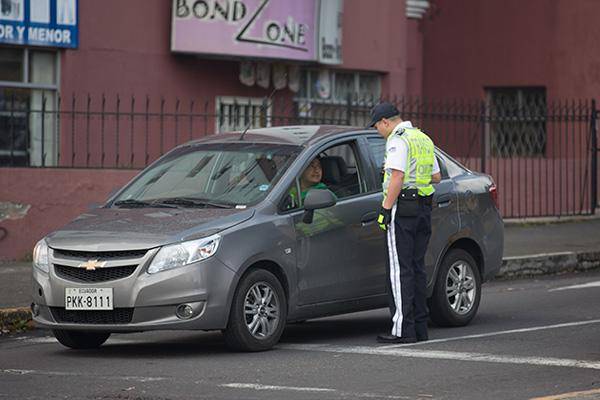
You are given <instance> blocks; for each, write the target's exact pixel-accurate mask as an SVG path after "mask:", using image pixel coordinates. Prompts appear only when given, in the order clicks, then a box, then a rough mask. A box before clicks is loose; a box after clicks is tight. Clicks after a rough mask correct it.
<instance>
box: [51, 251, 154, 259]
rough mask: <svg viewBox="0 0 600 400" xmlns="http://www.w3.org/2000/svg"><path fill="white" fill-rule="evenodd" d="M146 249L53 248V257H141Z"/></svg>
mask: <svg viewBox="0 0 600 400" xmlns="http://www.w3.org/2000/svg"><path fill="white" fill-rule="evenodd" d="M147 252H148V250H124V251H73V250H61V249H54V257H56V258H66V259H76V260H86V261H87V260H101V261H107V260H127V259H137V258H142V257H144V256H145V255H146V253H147Z"/></svg>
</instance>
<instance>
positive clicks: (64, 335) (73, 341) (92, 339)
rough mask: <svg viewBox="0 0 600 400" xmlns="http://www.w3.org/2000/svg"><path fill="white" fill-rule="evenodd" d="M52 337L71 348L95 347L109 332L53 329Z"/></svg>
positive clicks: (106, 337) (104, 340) (102, 342)
mask: <svg viewBox="0 0 600 400" xmlns="http://www.w3.org/2000/svg"><path fill="white" fill-rule="evenodd" d="M52 333H53V334H54V337H56V339H57V340H58V341H59V342H60V344H62V345H63V346H66V347H70V348H72V349H96V348H98V347H100V346H102V344H104V342H106V340H107V339H108V337H109V336H110V332H90V331H69V330H63V329H54V330H53V331H52Z"/></svg>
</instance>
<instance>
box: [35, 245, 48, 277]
mask: <svg viewBox="0 0 600 400" xmlns="http://www.w3.org/2000/svg"><path fill="white" fill-rule="evenodd" d="M49 252H50V251H49V249H48V245H47V244H46V241H45V240H44V239H42V240H40V241H39V242H37V244H36V245H35V247H34V248H33V265H34V266H36V267H37V268H39V269H41V270H42V271H44V272H46V273H48V270H49V268H50V261H49V260H48V253H49Z"/></svg>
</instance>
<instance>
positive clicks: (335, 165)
mask: <svg viewBox="0 0 600 400" xmlns="http://www.w3.org/2000/svg"><path fill="white" fill-rule="evenodd" d="M319 158H320V162H321V166H322V169H323V179H322V182H323V183H324V184H325V185H326V186H327V188H328V189H329V190H331V191H332V192H333V193H334V194H335V195H336V196H337V198H338V199H343V198H345V197H349V196H354V195H357V194H360V193H364V192H365V186H366V185H365V183H364V174H363V172H362V171H361V170H360V167H359V165H358V163H357V161H356V160H357V157H356V154H355V152H354V148H353V146H351V145H350V143H343V144H339V145H336V146H332V147H330V148H328V149H326V150H324V151H322V152H321V154H320V156H319Z"/></svg>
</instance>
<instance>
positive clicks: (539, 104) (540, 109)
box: [486, 87, 547, 158]
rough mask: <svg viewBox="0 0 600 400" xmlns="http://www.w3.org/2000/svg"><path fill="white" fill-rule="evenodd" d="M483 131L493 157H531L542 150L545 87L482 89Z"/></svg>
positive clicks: (539, 154) (543, 146) (545, 137)
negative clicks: (484, 100)
mask: <svg viewBox="0 0 600 400" xmlns="http://www.w3.org/2000/svg"><path fill="white" fill-rule="evenodd" d="M486 99H487V105H488V107H487V108H488V110H487V113H488V115H487V117H488V118H487V121H488V124H487V132H488V140H489V149H490V154H491V155H492V156H494V157H502V158H510V157H535V156H543V155H544V154H545V151H546V142H547V134H546V116H547V105H546V89H545V88H542V87H501V88H486Z"/></svg>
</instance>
